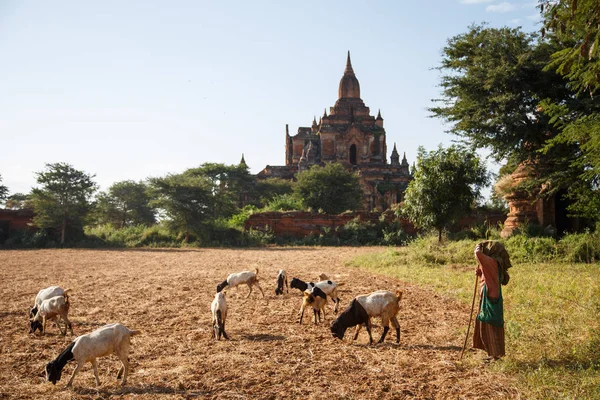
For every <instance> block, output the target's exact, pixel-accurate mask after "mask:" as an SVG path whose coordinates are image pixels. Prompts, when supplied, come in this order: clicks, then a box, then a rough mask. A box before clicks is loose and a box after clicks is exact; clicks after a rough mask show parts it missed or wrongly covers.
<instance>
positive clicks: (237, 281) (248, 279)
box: [217, 268, 265, 298]
mask: <svg viewBox="0 0 600 400" xmlns="http://www.w3.org/2000/svg"><path fill="white" fill-rule="evenodd" d="M255 271H256V272H252V271H244V272H238V273H235V274H231V275H229V276H228V277H227V279H225V280H224V281H223V282H221V283H219V284H218V285H217V293H219V292H220V291H221V290H223V289H225V288H226V287H228V286H229V287H230V288H234V287H236V286H237V285H241V284H242V283H245V284H246V285H248V288H249V289H250V291H249V292H248V295H247V296H246V298H248V297H250V293H252V286H256V287H257V288H258V290H260V293H261V294H262V296H263V297H265V294H264V293H263V291H262V289H261V288H260V285H259V284H258V277H257V275H258V268H256V269H255Z"/></svg>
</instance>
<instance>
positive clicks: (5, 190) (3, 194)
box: [0, 174, 8, 202]
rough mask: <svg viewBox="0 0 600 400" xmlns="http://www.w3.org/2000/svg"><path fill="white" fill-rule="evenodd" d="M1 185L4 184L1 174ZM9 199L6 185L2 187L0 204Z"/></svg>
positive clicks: (0, 188)
mask: <svg viewBox="0 0 600 400" xmlns="http://www.w3.org/2000/svg"><path fill="white" fill-rule="evenodd" d="M0 183H2V174H0ZM7 197H8V188H7V187H6V186H4V185H0V202H2V201H4V200H6V198H7Z"/></svg>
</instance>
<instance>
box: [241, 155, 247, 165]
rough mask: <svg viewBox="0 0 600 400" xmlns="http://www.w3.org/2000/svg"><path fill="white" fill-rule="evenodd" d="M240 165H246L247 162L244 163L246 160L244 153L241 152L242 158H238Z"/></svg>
mask: <svg viewBox="0 0 600 400" xmlns="http://www.w3.org/2000/svg"><path fill="white" fill-rule="evenodd" d="M240 165H245V166H248V164H246V160H244V153H242V159H241V160H240Z"/></svg>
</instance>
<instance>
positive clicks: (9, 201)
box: [4, 193, 33, 210]
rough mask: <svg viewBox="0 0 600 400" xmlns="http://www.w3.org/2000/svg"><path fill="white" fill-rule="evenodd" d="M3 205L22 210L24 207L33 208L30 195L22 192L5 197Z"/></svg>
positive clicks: (10, 208)
mask: <svg viewBox="0 0 600 400" xmlns="http://www.w3.org/2000/svg"><path fill="white" fill-rule="evenodd" d="M4 207H6V208H7V209H9V210H22V209H24V208H33V204H32V202H31V195H28V194H23V193H13V194H11V195H10V196H8V197H7V198H6V202H5V203H4Z"/></svg>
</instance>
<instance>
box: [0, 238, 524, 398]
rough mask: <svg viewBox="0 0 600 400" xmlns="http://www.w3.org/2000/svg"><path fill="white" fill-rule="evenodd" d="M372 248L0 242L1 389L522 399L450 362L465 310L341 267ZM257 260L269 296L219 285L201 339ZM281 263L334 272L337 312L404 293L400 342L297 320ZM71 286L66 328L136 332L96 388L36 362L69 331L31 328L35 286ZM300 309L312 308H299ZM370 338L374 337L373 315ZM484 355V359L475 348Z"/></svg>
mask: <svg viewBox="0 0 600 400" xmlns="http://www.w3.org/2000/svg"><path fill="white" fill-rule="evenodd" d="M377 251H382V249H380V248H308V247H302V248H268V249H247V250H228V249H193V250H158V249H146V250H30V251H1V252H0V293H1V295H2V300H1V305H0V357H1V362H0V398H19V399H42V398H43V399H46V398H48V399H70V398H75V399H87V398H94V399H96V398H110V397H119V398H143V399H153V398H215V399H242V398H248V399H254V398H258V399H282V398H290V399H295V398H303V399H342V398H350V399H384V398H398V399H401V398H425V399H433V398H440V399H446V398H453V399H457V398H465V399H475V398H485V399H491V398H518V397H519V394H518V393H517V391H516V390H515V389H514V386H513V382H512V381H511V379H510V378H508V377H506V376H503V375H499V374H497V373H494V372H493V371H490V370H489V368H488V367H487V366H485V365H484V364H483V363H482V362H481V359H482V358H483V354H481V355H480V354H479V353H477V354H476V355H474V356H470V357H469V361H468V362H465V363H460V362H457V361H456V360H457V359H458V356H459V353H460V348H461V346H462V341H463V335H464V332H465V325H466V322H467V321H466V318H468V308H467V307H466V306H464V305H462V304H459V303H456V302H453V301H449V300H447V299H444V298H442V297H440V296H439V295H436V294H434V293H433V292H431V291H428V290H426V289H424V288H419V287H415V286H410V285H407V284H405V283H403V282H400V281H395V280H393V279H391V278H388V277H384V276H379V275H376V274H371V273H368V272H364V271H359V270H357V269H354V268H351V267H347V266H346V265H345V263H346V261H349V260H351V259H352V258H353V257H355V256H358V255H361V254H365V253H368V252H377ZM255 267H258V268H259V270H260V272H259V281H260V284H261V286H262V288H263V290H264V292H265V297H264V298H262V297H261V295H260V292H258V291H257V290H254V291H253V292H252V294H251V296H250V298H248V299H245V296H246V294H247V291H248V289H247V286H243V287H239V288H237V289H233V290H230V291H228V293H227V301H228V305H229V316H228V319H227V331H228V334H229V336H230V338H231V340H229V341H225V340H222V341H220V342H216V341H214V340H212V339H211V322H210V320H211V316H210V303H211V301H212V299H213V297H214V293H215V287H216V285H217V283H219V282H221V281H222V280H223V279H224V278H225V277H226V276H227V275H228V274H229V273H231V272H237V271H242V270H248V269H254V268H255ZM279 269H285V270H287V272H288V274H289V276H290V278H291V277H292V276H296V277H299V278H302V279H304V280H316V278H317V276H318V275H319V273H321V272H324V273H327V274H328V275H329V276H330V278H332V279H334V280H336V281H339V282H344V283H345V285H344V286H343V287H342V288H341V289H342V290H341V292H340V297H341V298H342V307H340V309H341V310H343V309H344V308H345V307H346V306H347V304H348V303H349V302H350V300H351V299H352V297H353V296H355V295H358V294H363V293H368V292H371V291H374V290H377V289H395V288H398V287H399V288H402V289H404V297H403V298H402V301H401V303H400V305H401V310H400V313H399V318H398V319H399V320H400V324H401V328H402V337H401V342H400V345H396V344H395V342H394V339H395V333H394V332H393V329H392V330H390V335H388V337H387V339H386V341H385V343H384V344H381V345H375V346H368V344H367V343H368V336H367V333H366V331H365V330H363V331H362V332H361V334H360V335H359V338H358V340H357V341H356V342H351V341H350V339H351V336H352V335H351V333H350V331H349V332H348V333H347V334H346V337H345V338H344V341H340V340H337V339H334V338H333V337H332V336H331V334H330V331H329V324H330V322H331V320H332V317H333V313H332V310H333V307H332V306H331V304H332V303H330V306H329V307H328V314H327V316H326V322H325V323H322V324H320V325H317V326H315V325H313V324H312V320H311V318H310V315H309V314H306V315H305V320H304V323H303V325H302V326H299V325H298V323H297V322H296V313H297V310H298V308H299V306H300V302H301V295H300V292H298V291H297V290H295V289H294V290H291V291H290V293H289V294H285V295H284V296H283V297H282V296H275V293H274V289H275V278H276V275H277V272H278V270H279ZM52 284H59V285H61V286H62V287H64V288H70V289H72V290H73V292H72V295H71V298H70V299H71V304H72V306H71V312H70V316H71V321H72V322H73V326H74V330H75V334H76V335H79V334H84V333H88V332H90V331H92V330H94V329H96V328H98V327H100V326H102V325H104V324H107V323H112V322H121V323H123V324H124V325H126V326H127V327H129V328H131V329H139V330H142V331H143V334H142V335H140V336H136V337H135V338H133V339H132V352H131V354H130V360H131V362H130V365H131V373H130V376H129V378H128V382H127V386H125V387H121V386H119V385H118V384H117V381H116V372H117V369H118V367H119V365H120V364H119V362H118V360H117V358H116V357H115V356H110V357H107V358H102V359H99V375H100V380H101V381H102V385H101V386H100V387H98V388H96V387H95V380H94V375H93V372H92V368H91V365H90V364H88V365H86V366H85V367H84V368H83V369H82V370H81V372H80V373H79V374H78V375H77V377H76V378H75V381H74V385H73V389H70V390H69V389H65V388H64V386H65V384H66V383H67V382H68V379H69V377H70V375H71V373H72V371H73V369H74V367H75V365H74V364H75V363H69V364H67V366H66V367H65V370H64V371H63V377H62V380H61V381H60V382H58V383H57V385H56V386H53V385H52V384H51V383H49V382H46V381H45V375H44V365H45V364H46V363H47V362H48V361H50V360H52V359H54V358H55V357H56V356H57V355H58V354H59V353H60V352H61V351H62V350H63V349H64V348H65V347H66V346H67V345H68V343H69V342H70V341H71V340H72V339H73V338H72V337H70V336H69V335H67V336H66V337H63V336H61V335H60V334H59V332H58V330H57V328H56V327H55V326H54V324H48V332H47V333H46V335H45V336H34V335H31V334H28V320H27V310H28V308H29V307H30V306H31V305H32V303H33V299H34V297H35V294H36V293H37V291H38V290H39V289H40V288H43V287H47V286H50V285H52ZM307 316H308V318H307ZM374 323H375V324H376V325H377V326H376V327H375V328H374V338H375V340H377V339H379V336H380V334H381V327H380V326H379V323H380V321H374ZM480 356H481V357H480Z"/></svg>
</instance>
